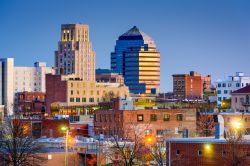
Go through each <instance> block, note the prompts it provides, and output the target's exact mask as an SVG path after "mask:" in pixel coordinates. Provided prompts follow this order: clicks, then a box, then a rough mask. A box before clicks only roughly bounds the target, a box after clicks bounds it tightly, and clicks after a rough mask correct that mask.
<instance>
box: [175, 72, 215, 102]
mask: <svg viewBox="0 0 250 166" xmlns="http://www.w3.org/2000/svg"><path fill="white" fill-rule="evenodd" d="M209 91H211V76H210V75H208V76H201V75H200V74H199V73H197V72H194V71H191V72H190V74H174V75H173V93H174V98H175V99H178V100H201V99H203V93H204V92H209Z"/></svg>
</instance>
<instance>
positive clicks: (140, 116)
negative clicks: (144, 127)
mask: <svg viewBox="0 0 250 166" xmlns="http://www.w3.org/2000/svg"><path fill="white" fill-rule="evenodd" d="M137 122H143V115H142V114H139V115H137Z"/></svg>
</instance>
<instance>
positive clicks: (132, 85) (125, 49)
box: [111, 26, 160, 94]
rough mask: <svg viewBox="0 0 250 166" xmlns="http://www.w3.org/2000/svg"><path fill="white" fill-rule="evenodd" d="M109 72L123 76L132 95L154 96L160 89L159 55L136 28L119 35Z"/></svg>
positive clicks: (150, 42) (154, 47)
mask: <svg viewBox="0 0 250 166" xmlns="http://www.w3.org/2000/svg"><path fill="white" fill-rule="evenodd" d="M111 70H112V71H114V72H116V73H119V74H122V75H123V76H124V81H125V84H126V85H127V86H128V87H129V90H130V92H131V93H134V94H156V93H158V92H159V87H160V53H159V52H158V51H157V50H156V46H155V43H154V41H153V40H152V39H151V38H150V37H149V36H148V35H146V34H145V33H144V32H142V31H140V30H139V29H138V28H137V27H136V26H134V27H133V28H131V29H130V30H129V31H127V32H126V33H124V34H123V35H121V36H120V37H119V38H118V40H117V41H116V46H115V51H114V52H112V53H111Z"/></svg>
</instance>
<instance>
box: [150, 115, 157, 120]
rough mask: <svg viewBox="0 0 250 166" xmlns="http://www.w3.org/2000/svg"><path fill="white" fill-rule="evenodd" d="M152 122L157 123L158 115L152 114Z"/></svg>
mask: <svg viewBox="0 0 250 166" xmlns="http://www.w3.org/2000/svg"><path fill="white" fill-rule="evenodd" d="M150 121H153V122H155V121H157V115H156V114H151V115H150Z"/></svg>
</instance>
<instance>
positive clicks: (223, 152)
mask: <svg viewBox="0 0 250 166" xmlns="http://www.w3.org/2000/svg"><path fill="white" fill-rule="evenodd" d="M180 154H181V151H180V150H179V149H176V155H177V156H178V155H180ZM226 154H227V153H226V151H225V150H222V151H221V156H222V157H225V156H226ZM197 155H198V156H200V157H201V156H203V151H202V150H198V151H197ZM246 156H250V153H249V152H247V153H246Z"/></svg>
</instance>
